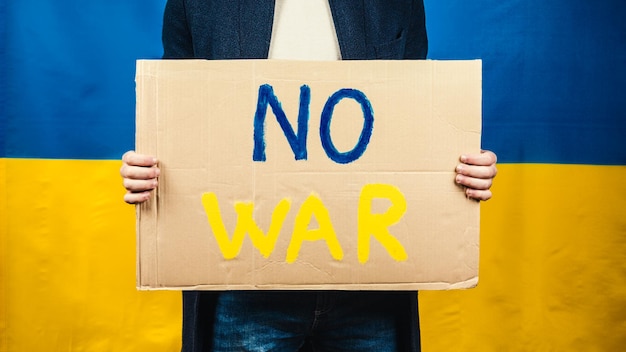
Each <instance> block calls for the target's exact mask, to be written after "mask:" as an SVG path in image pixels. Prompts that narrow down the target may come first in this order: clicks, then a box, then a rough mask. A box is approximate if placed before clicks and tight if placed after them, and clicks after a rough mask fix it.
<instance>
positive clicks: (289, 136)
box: [136, 60, 481, 290]
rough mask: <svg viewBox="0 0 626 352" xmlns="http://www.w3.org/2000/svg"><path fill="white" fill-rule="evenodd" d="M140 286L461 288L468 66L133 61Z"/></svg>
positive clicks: (474, 137) (473, 103) (476, 146)
mask: <svg viewBox="0 0 626 352" xmlns="http://www.w3.org/2000/svg"><path fill="white" fill-rule="evenodd" d="M136 81H137V151H138V152H139V153H143V154H150V155H155V156H156V157H157V158H158V159H159V162H160V163H159V166H160V168H161V176H160V179H159V187H158V189H157V190H156V191H155V192H154V194H153V197H152V199H151V200H149V201H148V202H146V203H144V204H142V205H141V206H139V209H138V213H137V232H138V246H137V248H138V276H137V281H138V287H139V288H141V289H201V290H231V289H245V290H250V289H344V290H345V289H347V290H362V289H373V290H379V289H380V290H424V289H453V288H468V287H473V286H474V285H476V283H477V280H478V242H479V216H480V215H479V204H478V202H475V201H472V200H468V199H467V198H466V197H465V195H464V190H463V189H462V188H460V187H458V186H457V185H456V184H455V182H454V178H455V172H454V169H455V167H456V165H457V164H458V159H459V156H460V155H461V154H463V153H477V152H479V150H480V129H481V62H480V61H337V62H303V61H274V60H234V61H232V60H229V61H204V60H173V61H168V60H154V61H150V60H142V61H138V62H137V77H136Z"/></svg>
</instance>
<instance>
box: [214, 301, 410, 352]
mask: <svg viewBox="0 0 626 352" xmlns="http://www.w3.org/2000/svg"><path fill="white" fill-rule="evenodd" d="M400 294H402V293H395V292H377V291H371V292H370V291H368V292H362V291H231V292H223V293H220V295H219V298H218V300H217V307H216V314H215V326H214V336H213V350H214V351H215V352H242V351H255V352H257V351H278V352H283V351H284V352H296V351H298V350H299V349H300V348H301V347H302V346H304V345H305V344H308V345H309V346H308V347H309V348H310V349H312V350H313V351H324V352H335V351H337V352H339V351H342V352H343V351H345V352H348V351H376V352H392V351H393V352H396V351H398V330H399V327H398V324H399V319H398V317H399V316H401V315H403V314H406V313H405V312H406V310H407V308H408V307H407V305H406V303H405V302H406V300H404V299H395V296H396V295H400ZM398 297H399V296H398ZM401 310H403V311H404V312H403V311H401Z"/></svg>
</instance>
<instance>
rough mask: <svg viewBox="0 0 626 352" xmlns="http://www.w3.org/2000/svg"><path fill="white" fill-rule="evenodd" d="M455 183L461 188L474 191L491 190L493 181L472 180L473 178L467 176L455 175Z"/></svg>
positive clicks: (488, 179)
mask: <svg viewBox="0 0 626 352" xmlns="http://www.w3.org/2000/svg"><path fill="white" fill-rule="evenodd" d="M455 181H456V183H457V184H459V185H461V186H464V187H467V188H471V189H475V190H488V189H490V188H491V185H492V184H493V179H491V178H487V179H482V178H474V177H468V176H465V175H460V174H459V175H456V179H455Z"/></svg>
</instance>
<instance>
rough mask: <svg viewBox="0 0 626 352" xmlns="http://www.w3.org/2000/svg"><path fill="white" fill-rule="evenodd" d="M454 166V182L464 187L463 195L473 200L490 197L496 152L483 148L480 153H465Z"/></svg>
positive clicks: (495, 172)
mask: <svg viewBox="0 0 626 352" xmlns="http://www.w3.org/2000/svg"><path fill="white" fill-rule="evenodd" d="M460 160H461V163H460V164H459V165H457V167H456V180H455V181H456V183H457V184H458V185H460V186H463V187H465V195H466V196H467V197H468V198H472V199H475V200H488V199H490V198H491V196H492V194H491V185H492V184H493V178H494V177H496V174H497V173H498V170H497V169H496V162H497V160H498V158H497V157H496V154H495V153H493V152H491V151H488V150H483V151H482V152H481V153H480V154H465V155H461V157H460Z"/></svg>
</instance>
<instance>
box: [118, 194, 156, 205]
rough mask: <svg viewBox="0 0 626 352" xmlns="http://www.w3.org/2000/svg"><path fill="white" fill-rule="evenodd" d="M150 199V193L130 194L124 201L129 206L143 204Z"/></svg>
mask: <svg viewBox="0 0 626 352" xmlns="http://www.w3.org/2000/svg"><path fill="white" fill-rule="evenodd" d="M148 199H150V192H140V193H133V192H128V193H126V194H125V195H124V201H125V202H126V203H128V204H141V203H143V202H145V201H147V200H148Z"/></svg>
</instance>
